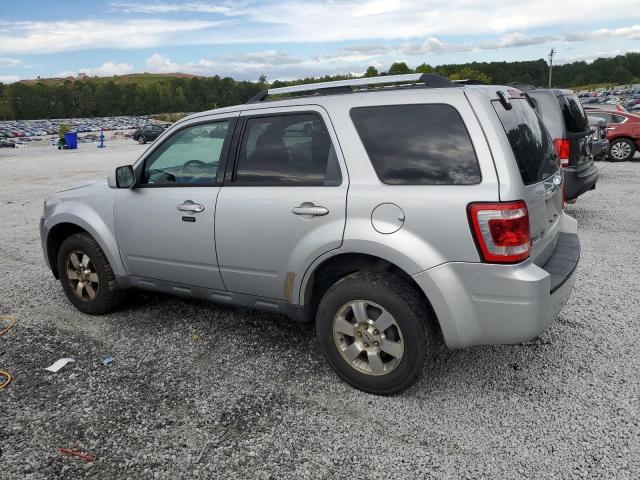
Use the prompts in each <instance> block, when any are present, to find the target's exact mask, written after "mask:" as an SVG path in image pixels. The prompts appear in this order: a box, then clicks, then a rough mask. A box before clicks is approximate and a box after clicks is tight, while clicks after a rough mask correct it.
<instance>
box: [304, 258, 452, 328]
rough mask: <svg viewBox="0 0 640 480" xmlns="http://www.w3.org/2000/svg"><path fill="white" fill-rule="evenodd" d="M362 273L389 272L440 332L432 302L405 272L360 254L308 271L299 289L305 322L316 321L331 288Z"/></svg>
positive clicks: (380, 259) (333, 260) (332, 259)
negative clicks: (406, 287) (410, 290)
mask: <svg viewBox="0 0 640 480" xmlns="http://www.w3.org/2000/svg"><path fill="white" fill-rule="evenodd" d="M362 270H373V271H381V272H388V273H389V275H394V276H396V277H398V278H399V279H401V280H402V281H404V282H406V283H407V284H408V285H411V286H412V287H413V288H415V290H416V292H417V293H418V294H419V295H420V297H421V298H422V299H423V300H424V302H425V305H426V307H427V309H428V310H429V313H430V314H431V319H433V323H434V325H432V326H433V327H437V329H438V330H439V329H440V325H439V320H438V317H437V315H436V312H435V310H434V308H433V306H432V304H431V301H430V300H429V298H428V297H427V295H426V294H425V292H424V291H423V290H422V289H421V288H420V286H419V285H418V284H417V283H416V281H415V280H414V279H413V277H411V275H409V274H408V273H407V272H406V271H405V269H403V268H401V267H400V266H398V265H396V264H395V263H393V262H390V261H389V260H386V259H384V258H381V257H378V256H376V255H371V254H368V253H360V252H341V253H337V254H335V255H332V256H330V257H328V258H325V259H323V260H322V261H320V262H318V263H317V265H312V267H310V268H309V269H308V271H307V272H306V274H305V278H304V280H303V282H302V284H301V286H300V303H301V304H302V305H303V306H304V312H305V315H304V317H305V318H304V319H305V321H306V322H314V321H315V314H316V311H317V308H318V303H319V301H320V299H321V298H322V296H323V295H324V293H325V292H326V291H327V290H328V289H329V287H331V285H333V284H334V283H336V282H337V281H338V280H340V279H341V278H344V277H345V276H347V275H350V274H352V273H355V272H357V271H362Z"/></svg>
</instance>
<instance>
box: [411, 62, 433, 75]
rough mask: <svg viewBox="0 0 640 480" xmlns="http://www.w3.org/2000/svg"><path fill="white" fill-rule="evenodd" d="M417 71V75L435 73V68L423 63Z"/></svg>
mask: <svg viewBox="0 0 640 480" xmlns="http://www.w3.org/2000/svg"><path fill="white" fill-rule="evenodd" d="M415 70H416V73H434V72H435V70H434V68H433V67H432V66H431V65H429V64H427V63H421V64H420V65H418V66H417V67H416V69H415Z"/></svg>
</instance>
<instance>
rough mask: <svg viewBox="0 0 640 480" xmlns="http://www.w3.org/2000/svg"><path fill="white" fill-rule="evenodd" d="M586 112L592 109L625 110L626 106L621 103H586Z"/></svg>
mask: <svg viewBox="0 0 640 480" xmlns="http://www.w3.org/2000/svg"><path fill="white" fill-rule="evenodd" d="M583 108H584V110H585V112H587V113H589V111H590V110H608V111H610V112H624V111H626V110H625V108H624V107H623V106H622V105H620V104H619V103H600V104H598V105H585V106H584V107H583Z"/></svg>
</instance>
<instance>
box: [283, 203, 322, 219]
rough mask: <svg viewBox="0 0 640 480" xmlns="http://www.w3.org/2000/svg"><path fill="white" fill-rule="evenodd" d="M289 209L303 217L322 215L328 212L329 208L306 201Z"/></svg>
mask: <svg viewBox="0 0 640 480" xmlns="http://www.w3.org/2000/svg"><path fill="white" fill-rule="evenodd" d="M291 211H292V212H293V213H295V214H296V215H300V216H302V217H303V218H311V217H322V216H324V215H326V214H328V213H329V209H327V208H325V207H317V206H315V205H314V204H313V203H307V202H305V203H303V204H302V205H300V206H299V207H294V208H293V209H292V210H291Z"/></svg>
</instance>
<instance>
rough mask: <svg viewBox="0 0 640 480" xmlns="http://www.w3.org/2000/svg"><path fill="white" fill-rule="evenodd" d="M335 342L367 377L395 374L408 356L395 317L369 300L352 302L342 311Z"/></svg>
mask: <svg viewBox="0 0 640 480" xmlns="http://www.w3.org/2000/svg"><path fill="white" fill-rule="evenodd" d="M333 340H334V342H335V345H336V348H337V349H338V351H339V352H340V355H341V356H342V358H343V359H344V360H345V361H346V362H347V363H348V364H349V365H351V367H352V368H354V369H355V370H357V371H358V372H360V373H364V374H367V375H375V376H379V375H386V374H388V373H390V372H392V371H393V370H394V369H395V368H396V367H397V366H398V365H399V364H400V361H401V360H402V356H403V355H404V339H403V337H402V332H401V331H400V327H399V326H398V323H397V322H396V320H395V318H393V315H391V314H390V313H389V312H388V311H387V310H386V309H384V308H383V307H381V306H380V305H378V304H376V303H373V302H369V301H367V300H355V301H352V302H349V303H347V304H345V305H343V306H342V307H341V308H340V309H339V310H338V312H337V314H336V315H335V317H334V319H333Z"/></svg>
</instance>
